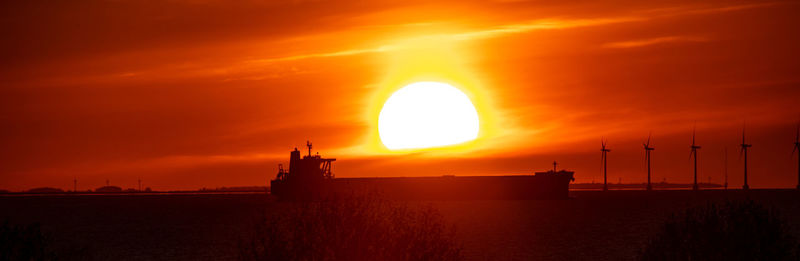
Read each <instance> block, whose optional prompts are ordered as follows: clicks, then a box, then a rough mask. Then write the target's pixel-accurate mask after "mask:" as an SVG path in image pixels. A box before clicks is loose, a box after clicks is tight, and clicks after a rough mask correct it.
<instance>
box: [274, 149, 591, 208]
mask: <svg viewBox="0 0 800 261" xmlns="http://www.w3.org/2000/svg"><path fill="white" fill-rule="evenodd" d="M306 146H307V147H308V155H305V156H302V158H301V156H300V151H299V150H298V149H297V148H295V149H294V150H293V151H292V152H291V153H290V156H289V168H288V169H284V168H283V165H282V164H279V165H278V174H277V176H276V178H275V179H274V180H271V181H270V193H271V194H272V195H274V196H276V197H277V198H278V199H279V200H285V201H293V200H315V199H322V198H325V197H328V196H332V195H336V194H353V193H374V194H376V195H379V196H381V197H384V198H386V199H396V200H508V199H566V198H568V197H569V195H568V192H569V183H570V182H572V181H574V180H575V179H574V177H573V175H574V172H572V171H567V170H556V164H555V162H554V164H553V169H552V170H549V171H543V172H535V173H534V175H505V176H454V175H446V176H436V177H370V178H336V177H335V176H334V174H333V173H332V172H331V167H332V164H333V162H334V161H336V159H332V158H322V157H321V156H320V155H319V153H317V154H316V155H312V154H311V147H312V145H311V142H306Z"/></svg>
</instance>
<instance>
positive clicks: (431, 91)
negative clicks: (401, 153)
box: [378, 82, 480, 150]
mask: <svg viewBox="0 0 800 261" xmlns="http://www.w3.org/2000/svg"><path fill="white" fill-rule="evenodd" d="M479 130H480V122H479V120H478V112H477V110H475V106H474V105H473V104H472V101H470V99H469V97H467V95H466V94H464V93H463V92H462V91H461V90H459V89H458V88H456V87H453V86H451V85H449V84H446V83H440V82H416V83H412V84H409V85H406V86H405V87H403V88H400V89H399V90H397V91H395V92H394V93H393V94H392V95H391V96H390V97H389V99H387V100H386V102H385V103H384V105H383V108H382V109H381V112H380V114H379V116H378V135H379V136H380V139H381V142H382V143H383V145H384V146H386V148H388V149H390V150H402V149H421V148H432V147H442V146H448V145H454V144H459V143H463V142H467V141H471V140H474V139H476V138H477V137H478V131H479Z"/></svg>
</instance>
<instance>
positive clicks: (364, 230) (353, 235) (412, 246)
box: [239, 196, 462, 261]
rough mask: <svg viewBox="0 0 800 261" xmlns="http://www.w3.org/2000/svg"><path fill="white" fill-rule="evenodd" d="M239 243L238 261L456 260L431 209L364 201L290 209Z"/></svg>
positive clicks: (449, 236)
mask: <svg viewBox="0 0 800 261" xmlns="http://www.w3.org/2000/svg"><path fill="white" fill-rule="evenodd" d="M253 233H254V234H253V235H252V236H251V237H250V238H247V239H244V240H242V241H241V242H240V255H239V257H240V258H239V259H241V260H356V261H357V260H461V259H462V257H461V247H460V246H459V245H457V244H456V243H455V237H454V236H455V235H454V234H455V229H454V228H453V227H447V226H446V225H445V224H444V222H443V219H442V217H441V215H439V214H438V212H437V211H436V210H435V209H433V208H431V207H426V208H421V209H411V208H408V207H407V206H405V205H401V204H399V203H397V202H391V201H386V200H382V199H379V198H378V197H370V196H348V197H335V198H329V199H326V200H322V201H319V202H303V203H293V205H292V206H291V207H290V208H289V209H288V210H286V211H284V212H281V213H275V214H272V215H265V216H264V217H263V220H261V221H260V222H257V224H256V226H255V228H254V230H253Z"/></svg>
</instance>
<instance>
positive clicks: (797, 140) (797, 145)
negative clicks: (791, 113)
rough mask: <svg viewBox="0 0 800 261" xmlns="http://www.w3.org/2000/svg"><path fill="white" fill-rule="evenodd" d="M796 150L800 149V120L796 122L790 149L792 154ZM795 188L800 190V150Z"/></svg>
mask: <svg viewBox="0 0 800 261" xmlns="http://www.w3.org/2000/svg"><path fill="white" fill-rule="evenodd" d="M798 150H800V122H798V123H797V134H796V136H795V137H794V149H792V155H794V152H795V151H798ZM797 189H798V190H800V152H799V153H797Z"/></svg>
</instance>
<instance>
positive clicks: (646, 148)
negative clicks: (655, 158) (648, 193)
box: [643, 135, 656, 190]
mask: <svg viewBox="0 0 800 261" xmlns="http://www.w3.org/2000/svg"><path fill="white" fill-rule="evenodd" d="M643 145H644V160H645V161H647V190H653V186H652V185H650V151H653V150H655V149H656V148H653V147H650V135H647V143H644V144H643Z"/></svg>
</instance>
